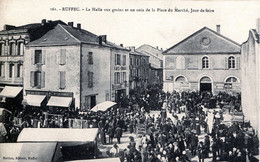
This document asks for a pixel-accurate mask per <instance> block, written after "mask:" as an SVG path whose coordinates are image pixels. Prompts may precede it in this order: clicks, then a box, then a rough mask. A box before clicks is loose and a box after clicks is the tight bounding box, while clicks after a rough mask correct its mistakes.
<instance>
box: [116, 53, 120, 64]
mask: <svg viewBox="0 0 260 162" xmlns="http://www.w3.org/2000/svg"><path fill="white" fill-rule="evenodd" d="M120 57H121V56H120V55H119V54H116V60H115V64H116V65H120V60H121V58H120Z"/></svg>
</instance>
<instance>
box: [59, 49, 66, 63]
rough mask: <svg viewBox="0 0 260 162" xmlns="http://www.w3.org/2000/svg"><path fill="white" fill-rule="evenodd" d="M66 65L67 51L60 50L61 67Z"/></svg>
mask: <svg viewBox="0 0 260 162" xmlns="http://www.w3.org/2000/svg"><path fill="white" fill-rule="evenodd" d="M65 64H66V49H61V50H60V65H65Z"/></svg>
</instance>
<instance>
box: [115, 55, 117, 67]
mask: <svg viewBox="0 0 260 162" xmlns="http://www.w3.org/2000/svg"><path fill="white" fill-rule="evenodd" d="M116 60H117V54H115V65H117V61H116Z"/></svg>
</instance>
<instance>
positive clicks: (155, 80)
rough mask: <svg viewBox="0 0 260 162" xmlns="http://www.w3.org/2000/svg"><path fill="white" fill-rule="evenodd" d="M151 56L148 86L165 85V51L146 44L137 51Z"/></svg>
mask: <svg viewBox="0 0 260 162" xmlns="http://www.w3.org/2000/svg"><path fill="white" fill-rule="evenodd" d="M136 50H137V51H139V52H142V53H144V54H146V55H148V56H149V64H150V68H149V79H148V85H151V86H152V85H156V84H160V85H162V83H163V54H162V52H163V50H162V49H159V48H158V47H156V48H155V47H152V46H150V45H147V44H144V45H142V46H140V47H138V48H137V49H136Z"/></svg>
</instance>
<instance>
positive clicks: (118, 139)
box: [115, 126, 122, 144]
mask: <svg viewBox="0 0 260 162" xmlns="http://www.w3.org/2000/svg"><path fill="white" fill-rule="evenodd" d="M115 135H116V138H117V142H118V143H119V144H120V138H121V136H122V129H121V128H120V127H119V126H117V128H116V130H115Z"/></svg>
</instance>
